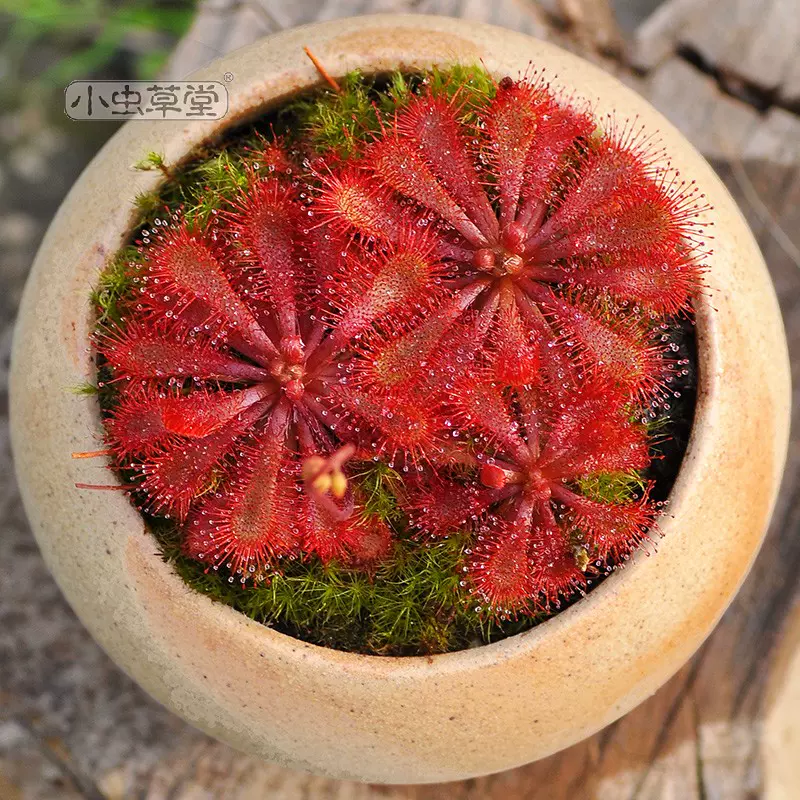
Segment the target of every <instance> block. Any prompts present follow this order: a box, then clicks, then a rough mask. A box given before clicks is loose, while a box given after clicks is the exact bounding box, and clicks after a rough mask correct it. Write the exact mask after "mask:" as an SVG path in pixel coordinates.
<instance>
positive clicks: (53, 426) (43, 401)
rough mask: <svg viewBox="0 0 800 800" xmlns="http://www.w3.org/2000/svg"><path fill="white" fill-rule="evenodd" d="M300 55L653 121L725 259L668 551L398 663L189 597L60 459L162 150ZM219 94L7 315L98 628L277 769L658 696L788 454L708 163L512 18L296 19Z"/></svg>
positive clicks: (258, 96) (170, 131) (17, 392)
mask: <svg viewBox="0 0 800 800" xmlns="http://www.w3.org/2000/svg"><path fill="white" fill-rule="evenodd" d="M303 45H309V46H310V47H311V48H312V49H313V51H314V52H315V54H316V55H317V56H318V57H319V59H320V60H321V61H322V62H323V63H324V64H325V65H326V67H327V69H328V70H329V71H330V72H331V73H332V74H334V75H341V74H344V73H345V72H347V71H348V70H351V69H353V68H356V67H357V68H359V69H361V70H362V71H364V72H366V73H375V72H382V71H388V70H392V69H396V68H400V69H415V68H425V67H429V66H431V65H432V64H436V63H439V64H447V63H452V62H456V61H457V62H461V63H476V62H482V63H483V64H485V65H486V67H487V69H489V70H490V71H491V72H492V73H493V74H494V75H495V76H496V77H497V78H500V77H502V76H504V75H507V74H509V75H518V74H519V73H520V72H521V71H524V70H525V69H526V68H527V67H528V65H529V64H531V63H532V64H533V65H535V66H536V67H543V68H545V69H546V70H547V72H548V73H549V74H550V75H553V76H557V77H556V78H555V80H554V85H555V86H563V87H565V88H566V89H567V90H568V91H574V92H576V93H577V94H578V95H581V96H583V97H585V98H587V99H589V100H590V101H594V102H596V104H597V108H598V109H600V111H601V112H603V111H613V112H614V113H615V114H616V115H618V116H619V117H620V118H633V117H638V119H639V121H640V122H641V124H642V125H643V126H644V128H645V129H646V131H648V132H650V131H652V132H656V133H657V134H658V137H659V138H660V140H661V142H662V143H663V144H664V146H665V149H666V151H667V152H668V153H669V157H670V159H671V161H672V163H673V165H674V166H675V167H677V168H678V169H679V170H680V171H681V174H682V176H683V177H685V178H688V179H693V180H695V181H696V182H697V184H698V185H699V187H700V189H701V190H702V191H703V192H704V193H705V194H706V197H707V199H708V201H709V203H710V204H711V206H712V207H713V208H712V210H710V211H708V212H706V213H705V215H704V216H705V217H706V218H707V220H708V221H709V222H712V223H713V236H714V252H713V254H712V255H711V256H710V257H709V259H708V265H709V269H708V273H707V275H706V282H707V289H706V290H705V291H704V292H703V294H702V296H701V297H700V298H699V300H698V301H697V303H696V306H697V341H698V367H699V390H698V398H697V408H696V417H695V422H694V427H693V431H692V435H691V441H690V442H689V446H688V450H687V452H686V455H685V457H684V460H683V463H682V466H681V469H680V473H679V475H678V478H677V482H676V483H675V486H674V489H673V491H672V494H671V501H670V504H669V506H668V511H667V512H666V513H665V514H663V515H662V518H661V519H660V521H659V527H660V530H661V532H662V533H663V538H661V539H660V540H659V543H658V547H657V549H656V551H655V552H651V553H650V554H649V555H645V554H644V553H640V554H639V555H638V556H637V557H636V558H635V559H633V560H632V561H631V563H629V564H628V566H627V567H626V568H625V569H623V570H620V571H618V572H616V573H615V574H613V575H612V576H611V577H609V578H608V579H607V580H605V581H604V582H603V583H602V584H601V585H600V586H599V587H598V588H596V589H595V590H593V591H592V592H591V593H589V595H588V596H587V597H585V598H583V599H581V600H580V601H579V602H577V603H575V604H574V605H572V606H571V607H569V608H568V609H566V610H565V611H563V612H562V613H561V614H559V615H558V616H556V617H554V618H552V619H550V620H549V621H547V622H545V623H543V624H541V625H539V626H538V627H536V628H534V629H532V630H530V631H528V632H527V633H522V634H520V635H517V636H514V637H511V638H508V639H506V640H504V641H501V642H498V643H496V644H491V645H487V646H484V647H479V648H476V649H471V650H466V651H461V652H456V653H452V654H448V655H439V656H434V657H419V658H417V657H407V658H387V657H376V656H363V655H353V654H349V653H344V652H338V651H335V650H331V649H326V648H322V647H317V646H314V645H310V644H306V643H304V642H301V641H298V640H296V639H293V638H291V637H289V636H286V635H283V634H281V633H277V632H275V631H274V630H271V629H270V628H267V627H265V626H262V625H259V624H257V623H255V622H253V621H251V620H249V619H248V618H246V617H245V616H243V615H242V614H240V613H238V612H236V611H233V610H231V609H230V608H228V607H226V606H223V605H221V604H218V603H215V602H213V601H211V600H210V599H209V598H208V597H206V596H203V595H201V594H198V593H196V592H193V591H191V590H190V589H188V588H187V587H186V585H185V584H184V583H183V582H182V580H181V579H180V578H179V577H178V576H177V575H176V574H175V573H174V572H173V571H172V570H171V568H170V567H169V566H168V565H167V564H165V563H164V562H163V561H162V560H161V558H160V556H159V554H158V549H157V546H156V542H155V540H154V539H153V538H152V537H151V536H150V535H149V534H148V533H147V531H146V530H145V527H144V523H143V520H142V518H141V517H140V516H139V514H138V512H137V511H136V510H135V509H134V508H133V507H132V506H131V505H130V503H129V502H128V500H127V498H126V497H125V496H124V494H122V493H118V492H86V491H78V490H77V489H75V486H74V484H75V483H76V482H80V481H93V480H96V479H97V476H98V467H97V466H96V462H95V464H94V465H91V464H89V463H88V462H86V461H75V460H72V459H71V458H70V454H71V453H72V452H73V451H80V450H87V449H91V448H92V446H93V445H94V443H95V442H96V441H97V438H98V437H99V436H100V435H101V432H102V427H101V421H100V415H99V409H98V406H97V402H96V400H95V399H94V398H93V397H78V396H76V395H74V394H72V393H70V392H69V391H68V389H69V387H70V386H74V385H75V384H78V383H80V382H81V381H83V380H93V379H94V378H95V375H94V371H95V370H94V361H93V354H92V352H91V348H90V344H89V335H90V332H91V330H92V325H93V311H92V309H91V307H90V303H89V301H88V292H89V288H90V287H91V286H92V285H93V284H94V283H95V281H96V279H97V276H98V274H99V273H100V271H101V270H102V268H103V266H104V263H105V261H106V259H107V258H108V257H109V256H110V255H111V254H113V253H114V252H115V251H116V250H117V249H118V248H119V247H120V246H121V245H122V244H123V243H124V242H125V240H126V237H127V236H128V235H129V232H130V230H131V228H132V226H133V225H134V222H135V218H134V216H135V215H134V207H133V204H132V200H133V198H134V196H135V195H136V194H137V193H138V192H142V191H147V190H151V189H152V188H154V187H155V185H156V184H157V182H158V179H159V176H158V175H157V174H154V173H142V172H138V171H135V170H133V169H132V168H131V165H132V164H133V163H135V162H136V161H138V160H140V159H141V158H142V157H144V156H145V155H146V154H147V153H148V152H149V151H156V152H159V153H163V154H164V156H165V159H166V161H167V163H168V164H174V163H177V162H179V161H180V160H181V159H182V158H184V157H185V156H186V155H187V154H188V153H189V152H190V150H191V149H192V148H193V147H194V146H195V145H197V144H198V143H200V142H202V141H204V140H206V139H207V138H208V137H211V136H213V135H214V134H215V133H217V132H219V130H221V129H222V128H224V127H227V126H230V125H231V124H233V123H236V122H240V121H242V120H244V119H247V118H248V117H251V116H253V115H255V114H258V113H260V112H262V111H263V110H265V109H266V108H268V107H270V106H273V105H275V104H276V103H280V102H281V101H282V100H283V99H285V98H287V97H288V96H291V95H292V93H293V92H295V91H296V90H298V89H303V88H305V87H309V86H312V85H315V84H317V83H318V82H319V76H318V75H317V73H316V72H315V70H314V67H313V66H312V65H311V63H310V62H309V61H308V59H307V58H306V56H305V55H304V53H303V49H302V48H303ZM225 73H231V74H232V76H233V80H232V81H231V82H230V83H229V84H228V86H229V91H230V110H229V113H228V115H227V117H226V118H225V119H224V120H222V121H217V122H209V121H203V122H199V121H191V122H136V123H131V124H129V125H126V126H125V127H124V128H123V129H122V130H120V131H119V133H118V134H117V135H116V136H115V137H114V138H113V139H112V140H111V141H110V142H109V143H108V144H107V145H106V147H105V148H104V149H103V150H102V152H101V153H100V154H99V155H98V156H97V157H96V158H95V160H94V161H93V162H92V164H91V165H90V166H89V167H88V168H87V170H86V171H85V172H84V174H83V175H82V176H81V178H80V180H79V181H78V182H77V183H76V185H75V187H74V188H73V190H72V192H71V193H70V195H69V197H68V198H67V200H66V201H65V203H64V205H63V206H62V208H61V210H60V211H59V213H58V215H57V216H56V218H55V220H54V222H53V224H52V226H51V227H50V230H49V232H48V234H47V237H46V239H45V241H44V243H43V245H42V247H41V250H40V251H39V255H38V257H37V259H36V263H35V265H34V268H33V271H32V274H31V276H30V280H29V282H28V286H27V289H26V292H25V296H24V299H23V303H22V309H21V312H20V318H19V322H18V325H17V329H16V337H15V343H14V353H13V365H12V386H11V413H12V437H13V446H14V454H15V459H16V465H17V470H18V474H19V481H20V485H21V489H22V495H23V498H24V501H25V506H26V509H27V512H28V516H29V518H30V521H31V525H32V527H33V530H34V533H35V535H36V538H37V540H38V542H39V546H40V547H41V549H42V552H43V554H44V557H45V560H46V561H47V563H48V565H49V567H50V569H51V570H52V572H53V574H54V575H55V578H56V580H57V581H58V583H59V585H60V586H61V588H62V590H63V592H64V594H65V595H66V597H67V599H68V600H69V602H70V603H71V604H72V606H73V608H74V609H75V611H76V613H77V614H78V616H79V617H80V618H81V620H82V621H83V622H84V624H85V625H86V627H87V628H88V629H89V630H90V631H91V633H92V635H93V636H94V637H95V638H96V639H97V641H98V642H99V643H100V645H101V646H102V647H103V648H104V649H105V650H106V651H107V652H108V653H109V654H110V655H111V657H112V658H113V659H114V660H115V661H116V662H117V663H118V664H119V665H120V666H121V667H122V668H123V669H124V670H125V671H126V672H128V674H130V675H131V676H132V677H133V679H134V680H136V681H137V682H138V683H140V684H141V685H142V686H143V687H144V688H145V689H146V690H147V691H148V692H150V694H152V695H153V696H154V697H155V698H156V699H157V700H159V701H160V702H162V703H163V704H164V705H166V706H167V707H169V708H170V709H172V710H173V711H174V712H175V713H176V714H178V715H180V716H181V717H183V718H184V719H186V720H187V721H188V722H190V723H191V724H193V725H195V726H197V727H198V728H201V729H202V730H204V731H206V732H208V733H209V734H211V735H212V736H215V737H217V738H218V739H221V740H222V741H225V742H227V743H229V744H231V745H232V746H234V747H236V748H238V749H240V750H243V751H245V752H247V753H251V754H254V755H256V756H259V757H262V758H265V759H269V760H272V761H275V762H278V763H280V764H283V765H286V766H289V767H294V768H299V769H304V770H309V771H312V772H316V773H323V774H326V775H330V776H334V777H337V778H348V779H356V780H362V781H379V782H387V783H396V782H431V781H447V780H454V779H460V778H466V777H469V776H475V775H481V774H485V773H490V772H494V771H498V770H503V769H507V768H510V767H514V766H517V765H520V764H523V763H526V762H529V761H532V760H535V759H539V758H542V757H544V756H547V755H548V754H550V753H553V752H555V751H557V750H559V749H561V748H564V747H567V746H569V745H571V744H573V743H575V742H577V741H579V740H580V739H582V738H584V737H586V736H589V735H590V734H592V733H594V732H595V731H597V730H599V729H600V728H602V727H603V726H605V725H608V724H609V723H611V722H613V721H614V720H616V719H618V718H619V717H620V716H621V715H623V714H625V713H626V712H627V711H629V710H630V709H631V708H633V707H634V706H635V705H637V704H638V703H640V702H641V701H642V700H644V699H645V698H646V697H648V696H649V695H650V694H652V693H653V692H654V691H655V690H656V689H657V688H658V687H659V686H660V685H661V684H663V683H664V682H665V681H666V680H667V679H668V678H669V677H670V676H671V675H672V674H673V673H674V672H675V671H676V670H677V669H678V668H679V667H680V666H681V665H682V664H683V663H684V662H685V661H686V660H687V659H688V658H689V657H690V656H691V655H692V653H693V652H694V651H695V650H696V649H697V647H698V646H699V645H700V644H701V642H702V641H703V640H704V639H705V637H706V636H707V635H708V634H709V632H710V631H711V629H712V628H713V627H714V625H715V624H716V622H717V621H718V620H719V618H720V616H721V614H722V612H723V611H724V609H725V607H726V606H727V605H728V603H729V602H730V600H731V598H732V597H733V595H734V594H735V592H736V590H737V588H738V587H739V585H740V583H741V582H742V580H743V578H744V576H745V574H746V573H747V571H748V568H749V567H750V564H751V562H752V561H753V558H754V556H755V554H756V552H757V550H758V548H759V545H760V543H761V540H762V537H763V534H764V531H765V528H766V526H767V523H768V520H769V516H770V512H771V509H772V505H773V501H774V499H775V494H776V491H777V488H778V483H779V480H780V476H781V469H782V466H783V462H784V457H785V452H786V446H787V437H788V420H789V406H790V385H789V370H788V360H787V353H786V343H785V338H784V333H783V328H782V324H781V317H780V312H779V309H778V305H777V303H776V300H775V295H774V293H773V289H772V286H771V283H770V279H769V276H768V274H767V271H766V269H765V266H764V262H763V260H762V258H761V255H760V253H759V251H758V248H757V246H756V244H755V242H754V240H753V237H752V235H751V234H750V231H749V230H748V228H747V226H746V224H745V222H744V220H743V218H742V216H741V214H740V212H739V210H738V209H737V207H736V205H735V204H734V202H733V201H732V199H731V197H730V196H729V195H728V193H727V191H726V190H725V188H724V187H723V185H722V184H721V182H720V181H719V179H718V178H717V177H716V175H715V174H714V172H713V171H712V169H711V168H710V167H709V165H708V164H707V163H706V162H705V161H704V160H703V159H702V157H701V156H700V155H698V153H697V152H696V151H695V150H694V149H693V148H692V147H691V145H689V143H688V142H687V141H686V140H685V139H684V138H683V137H682V136H681V135H680V134H679V133H678V132H677V131H676V130H675V129H674V128H673V127H672V125H670V124H669V123H668V122H667V121H666V120H665V119H664V118H663V117H662V116H661V115H660V114H658V113H657V112H656V111H655V110H654V109H653V108H652V107H651V106H650V105H648V103H647V102H645V101H644V100H643V99H642V98H641V97H639V96H638V95H636V94H635V93H634V92H632V91H631V90H630V89H628V88H626V87H625V86H623V85H622V84H620V83H619V82H618V81H617V80H615V79H614V78H612V77H610V76H609V75H607V74H605V73H604V72H602V71H601V70H599V69H597V68H596V67H594V66H592V65H591V64H588V63H586V62H584V61H582V60H580V59H578V58H576V57H575V56H573V55H570V54H569V53H566V52H563V51H562V50H559V49H558V48H556V47H553V46H552V45H549V44H546V43H544V42H539V41H536V40H534V39H531V38H528V37H526V36H523V35H520V34H517V33H512V32H510V31H507V30H502V29H500V28H493V27H488V26H485V25H476V24H474V23H472V22H463V21H459V20H453V19H444V18H436V17H423V16H375V17H364V18H360V19H348V20H341V21H336V22H330V23H325V24H321V25H315V26H312V27H308V28H300V29H296V30H291V31H287V32H284V33H281V34H278V35H276V36H272V37H269V38H268V39H264V40H263V41H261V42H258V43H256V44H254V45H252V46H251V47H247V48H245V49H243V50H240V51H238V52H236V53H234V54H232V55H230V56H228V57H226V58H225V59H223V60H221V61H219V62H216V63H214V64H212V65H211V66H210V67H208V68H207V69H204V70H203V71H202V72H201V73H198V74H197V75H195V76H194V77H195V78H196V79H198V80H199V79H205V80H221V79H222V76H223V75H224V74H225Z"/></svg>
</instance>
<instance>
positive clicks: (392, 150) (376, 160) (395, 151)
mask: <svg viewBox="0 0 800 800" xmlns="http://www.w3.org/2000/svg"><path fill="white" fill-rule="evenodd" d="M367 161H368V163H369V165H370V167H371V168H372V171H373V172H374V173H375V175H376V176H377V177H378V178H380V179H381V180H382V181H384V182H385V183H386V185H388V186H390V187H391V188H392V189H394V190H395V191H396V192H399V193H400V194H401V195H404V196H405V197H409V198H411V199H412V200H414V201H415V202H417V203H419V204H420V205H421V206H422V207H423V208H426V209H429V210H430V211H433V212H435V213H436V214H438V215H439V216H440V217H441V218H442V219H443V220H445V221H447V222H449V223H450V224H451V225H452V226H453V227H454V228H455V229H456V230H457V231H458V232H459V233H460V234H461V235H462V236H463V237H464V238H465V239H467V241H469V242H470V243H471V244H473V245H474V246H476V247H485V246H486V245H487V244H488V242H487V240H486V237H485V236H484V235H483V234H482V233H481V231H480V230H479V229H478V228H477V227H476V225H475V223H474V222H472V220H470V219H469V217H468V216H467V214H466V212H465V211H464V209H463V208H461V206H459V205H458V203H456V201H455V200H454V199H453V198H452V197H451V196H450V194H449V193H448V191H447V190H446V189H445V188H444V186H443V185H442V184H441V183H440V182H439V180H438V179H437V177H436V176H435V175H434V174H433V172H432V171H431V168H430V167H429V166H428V164H427V162H426V161H425V159H424V158H423V156H422V155H421V154H420V153H419V152H417V151H416V149H412V148H410V147H409V146H408V143H407V142H404V141H403V140H402V139H401V138H400V137H399V136H398V135H396V134H395V135H388V136H387V137H386V138H384V139H379V140H378V141H376V142H374V143H373V144H371V145H370V146H369V149H368V151H367Z"/></svg>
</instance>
